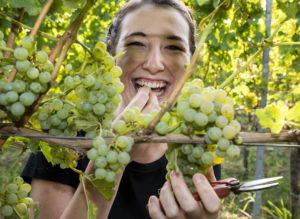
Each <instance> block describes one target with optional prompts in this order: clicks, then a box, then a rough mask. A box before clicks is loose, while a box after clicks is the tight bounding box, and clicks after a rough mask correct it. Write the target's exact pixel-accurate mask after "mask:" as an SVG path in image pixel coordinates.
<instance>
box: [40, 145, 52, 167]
mask: <svg viewBox="0 0 300 219" xmlns="http://www.w3.org/2000/svg"><path fill="white" fill-rule="evenodd" d="M40 147H41V151H42V152H43V154H44V156H45V158H46V159H47V161H48V162H50V163H52V164H53V162H52V155H51V148H50V147H49V144H48V143H46V142H43V141H40Z"/></svg>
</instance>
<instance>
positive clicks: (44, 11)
mask: <svg viewBox="0 0 300 219" xmlns="http://www.w3.org/2000/svg"><path fill="white" fill-rule="evenodd" d="M53 1H54V0H47V2H46V3H45V5H44V7H43V9H42V11H41V12H40V14H39V16H38V18H37V20H36V21H35V24H34V25H33V28H32V30H31V32H30V34H29V36H31V37H32V38H33V39H34V38H35V36H36V34H37V32H38V30H39V29H40V26H41V24H42V22H43V20H44V18H45V16H46V14H47V13H48V11H49V9H50V7H51V5H52V3H53Z"/></svg>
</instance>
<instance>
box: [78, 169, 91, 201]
mask: <svg viewBox="0 0 300 219" xmlns="http://www.w3.org/2000/svg"><path fill="white" fill-rule="evenodd" d="M79 177H80V182H81V184H82V188H83V192H84V196H85V200H86V204H87V207H88V206H89V197H88V195H87V192H86V187H85V182H84V179H83V174H82V173H80V175H79Z"/></svg>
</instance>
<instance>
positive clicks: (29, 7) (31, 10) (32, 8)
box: [8, 0, 42, 16]
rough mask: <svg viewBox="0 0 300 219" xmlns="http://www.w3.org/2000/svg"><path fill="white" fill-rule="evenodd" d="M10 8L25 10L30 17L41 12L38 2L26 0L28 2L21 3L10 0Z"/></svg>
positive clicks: (16, 0)
mask: <svg viewBox="0 0 300 219" xmlns="http://www.w3.org/2000/svg"><path fill="white" fill-rule="evenodd" d="M8 2H9V4H10V7H12V8H25V10H26V11H27V13H28V14H29V15H30V16H35V15H37V14H39V12H40V11H41V9H42V8H41V6H40V5H39V4H37V3H38V1H35V0H26V1H19V0H9V1H8Z"/></svg>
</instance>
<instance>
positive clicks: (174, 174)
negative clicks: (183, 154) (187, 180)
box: [170, 170, 177, 178]
mask: <svg viewBox="0 0 300 219" xmlns="http://www.w3.org/2000/svg"><path fill="white" fill-rule="evenodd" d="M170 176H171V178H176V177H177V173H176V171H175V170H172V171H171V174H170Z"/></svg>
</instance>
